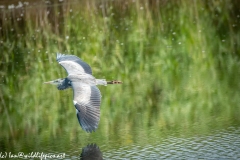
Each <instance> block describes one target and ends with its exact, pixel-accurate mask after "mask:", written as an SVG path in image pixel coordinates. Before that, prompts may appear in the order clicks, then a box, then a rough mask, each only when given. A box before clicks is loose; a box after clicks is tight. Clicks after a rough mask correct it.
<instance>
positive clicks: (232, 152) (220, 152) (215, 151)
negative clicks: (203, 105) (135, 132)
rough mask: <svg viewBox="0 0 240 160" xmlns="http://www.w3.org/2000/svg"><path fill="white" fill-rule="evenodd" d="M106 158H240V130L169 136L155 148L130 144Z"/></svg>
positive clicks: (112, 152)
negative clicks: (202, 134) (200, 134)
mask: <svg viewBox="0 0 240 160" xmlns="http://www.w3.org/2000/svg"><path fill="white" fill-rule="evenodd" d="M104 157H105V158H106V159H125V158H126V159H159V158H161V159H240V128H234V127H231V128H228V129H227V130H223V131H215V132H214V133H213V134H211V135H207V136H193V137H189V138H179V137H174V136H171V135H170V136H169V137H168V138H166V139H164V140H163V141H161V142H160V143H159V144H156V145H145V146H140V145H139V146H138V145H132V146H128V147H122V148H119V149H115V150H111V151H108V152H105V153H104Z"/></svg>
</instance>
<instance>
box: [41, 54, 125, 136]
mask: <svg viewBox="0 0 240 160" xmlns="http://www.w3.org/2000/svg"><path fill="white" fill-rule="evenodd" d="M57 62H58V63H59V64H60V65H61V66H62V67H63V68H64V69H65V70H66V71H67V73H68V76H67V77H66V78H61V79H56V80H53V81H49V82H45V83H48V84H54V85H57V88H58V89H59V90H64V89H67V88H72V89H73V104H74V106H75V108H76V114H77V118H78V122H79V123H80V125H81V127H82V129H83V130H85V131H86V132H92V131H95V130H96V129H97V127H98V123H99V120H100V104H101V97H102V96H101V93H100V91H99V89H98V88H97V86H96V85H104V86H106V85H107V84H121V83H122V82H121V81H116V80H113V81H106V80H105V79H96V78H95V77H93V76H92V69H91V67H90V66H89V65H88V64H87V63H86V62H84V61H82V60H81V59H80V58H78V57H77V56H74V55H65V54H59V53H58V54H57Z"/></svg>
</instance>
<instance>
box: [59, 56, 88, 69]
mask: <svg viewBox="0 0 240 160" xmlns="http://www.w3.org/2000/svg"><path fill="white" fill-rule="evenodd" d="M57 61H58V63H59V64H60V65H61V66H63V68H64V69H65V70H66V71H67V73H68V74H79V73H87V74H92V69H91V67H90V66H89V65H88V64H87V63H86V62H84V61H82V60H81V59H80V58H78V57H77V56H74V55H65V54H60V53H58V54H57Z"/></svg>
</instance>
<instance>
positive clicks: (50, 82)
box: [44, 81, 54, 84]
mask: <svg viewBox="0 0 240 160" xmlns="http://www.w3.org/2000/svg"><path fill="white" fill-rule="evenodd" d="M44 84H54V82H53V81H48V82H44Z"/></svg>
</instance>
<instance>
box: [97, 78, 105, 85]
mask: <svg viewBox="0 0 240 160" xmlns="http://www.w3.org/2000/svg"><path fill="white" fill-rule="evenodd" d="M96 83H97V85H104V86H106V85H107V81H106V80H105V79H96Z"/></svg>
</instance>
